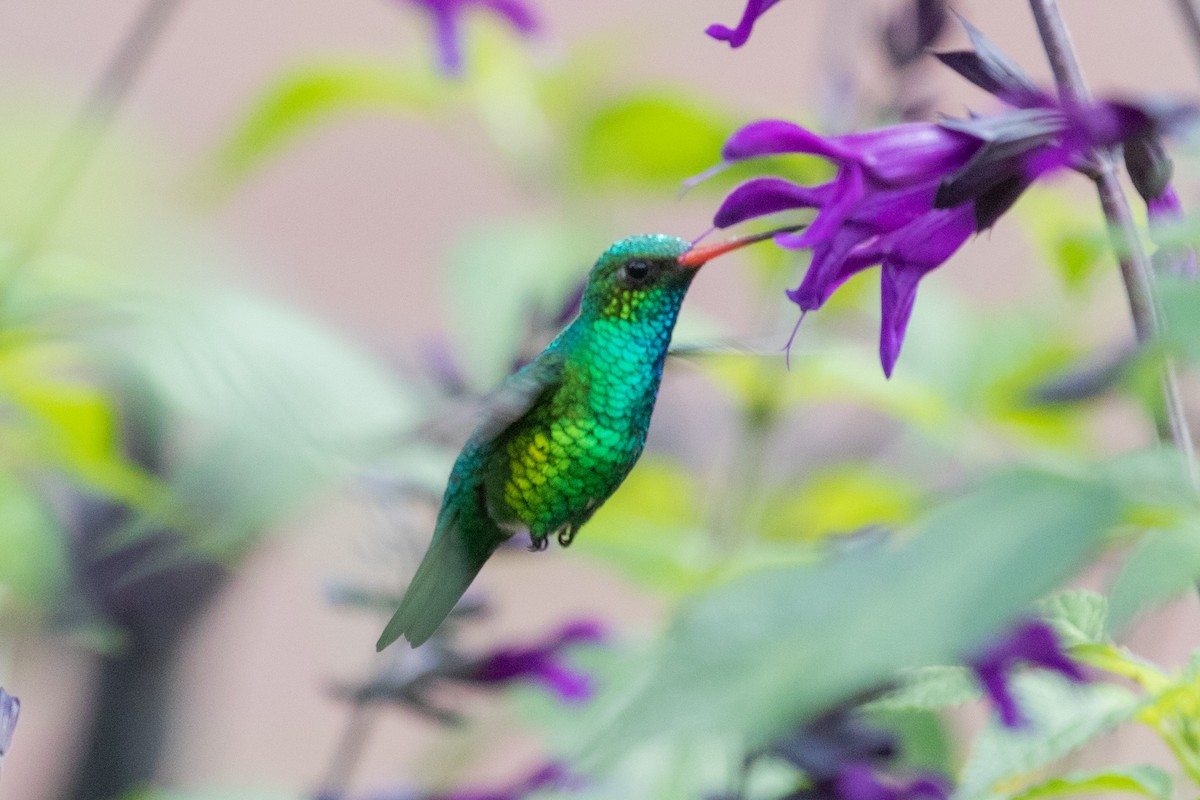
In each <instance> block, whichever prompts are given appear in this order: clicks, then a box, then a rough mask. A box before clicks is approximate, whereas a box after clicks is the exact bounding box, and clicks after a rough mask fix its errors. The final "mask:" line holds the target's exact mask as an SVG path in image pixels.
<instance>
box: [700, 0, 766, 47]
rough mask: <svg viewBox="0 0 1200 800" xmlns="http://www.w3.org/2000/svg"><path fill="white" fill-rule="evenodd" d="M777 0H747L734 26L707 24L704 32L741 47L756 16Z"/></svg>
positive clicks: (748, 36)
mask: <svg viewBox="0 0 1200 800" xmlns="http://www.w3.org/2000/svg"><path fill="white" fill-rule="evenodd" d="M778 2H779V0H748V2H747V3H746V10H745V11H743V12H742V20H741V22H739V23H738V25H737V27H736V28H728V27H726V26H724V25H709V26H708V29H707V30H705V33H707V34H708V35H709V36H711V37H712V38H714V39H717V40H718V41H722V42H729V46H730V47H741V46H742V45H744V44H745V43H746V40H747V39H749V38H750V32H751V31H752V30H754V23H755V22H757V21H758V18H759V17H761V16H762V15H763V14H765V13H766V12H767V9H768V8H770V7H771V6H773V5H775V4H776V3H778Z"/></svg>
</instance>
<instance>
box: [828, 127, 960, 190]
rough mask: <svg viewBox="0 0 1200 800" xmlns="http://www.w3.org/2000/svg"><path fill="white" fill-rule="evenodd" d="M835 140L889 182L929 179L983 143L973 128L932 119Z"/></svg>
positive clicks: (955, 163) (875, 175) (953, 167)
mask: <svg viewBox="0 0 1200 800" xmlns="http://www.w3.org/2000/svg"><path fill="white" fill-rule="evenodd" d="M835 142H836V145H837V147H838V149H840V150H842V151H844V152H846V153H848V154H849V157H850V158H853V159H854V160H856V161H858V162H859V163H860V164H862V165H863V167H865V168H866V169H867V171H868V172H869V173H870V175H871V176H872V177H873V178H875V179H877V180H879V181H880V182H881V183H885V184H901V183H907V182H909V181H914V180H925V179H928V178H930V177H933V176H940V175H942V174H944V173H946V172H948V171H950V170H955V169H958V168H959V167H961V166H962V165H963V164H965V163H966V162H967V159H969V158H970V157H971V156H972V154H974V153H975V151H976V150H978V149H979V146H980V144H981V143H980V140H979V138H978V137H976V136H975V135H973V134H971V133H969V132H963V131H959V130H954V129H951V128H949V127H947V126H945V125H935V124H933V123H929V122H909V123H906V124H903V125H891V126H889V127H886V128H879V129H877V130H873V131H865V132H863V133H851V134H847V135H846V136H839V137H837V139H836V140H835Z"/></svg>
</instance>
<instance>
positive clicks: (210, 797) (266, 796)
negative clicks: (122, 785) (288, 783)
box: [121, 789, 301, 800]
mask: <svg viewBox="0 0 1200 800" xmlns="http://www.w3.org/2000/svg"><path fill="white" fill-rule="evenodd" d="M121 800H301V795H298V794H296V793H294V792H285V791H272V790H269V789H196V790H186V791H185V790H179V789H136V790H134V791H132V792H129V793H128V794H125V795H122V796H121Z"/></svg>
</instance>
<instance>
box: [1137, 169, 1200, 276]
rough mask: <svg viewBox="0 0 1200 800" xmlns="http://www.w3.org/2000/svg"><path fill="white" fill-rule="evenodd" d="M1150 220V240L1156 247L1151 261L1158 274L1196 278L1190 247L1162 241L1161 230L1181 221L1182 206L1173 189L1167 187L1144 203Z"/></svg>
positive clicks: (1194, 254)
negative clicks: (1159, 194) (1160, 193)
mask: <svg viewBox="0 0 1200 800" xmlns="http://www.w3.org/2000/svg"><path fill="white" fill-rule="evenodd" d="M1146 213H1147V215H1148V216H1149V218H1150V239H1151V240H1152V241H1153V242H1154V243H1155V244H1156V245H1158V250H1157V251H1156V252H1155V253H1154V256H1153V261H1154V264H1155V266H1156V267H1157V269H1158V271H1159V272H1165V273H1168V274H1172V275H1183V276H1186V277H1191V278H1194V277H1196V272H1197V270H1196V251H1195V250H1194V249H1193V248H1191V247H1182V246H1179V245H1170V244H1168V243H1165V242H1163V241H1162V235H1161V232H1162V229H1163V227H1168V226H1170V225H1172V224H1175V223H1178V222H1181V221H1182V220H1183V205H1182V204H1181V203H1180V202H1179V195H1177V194H1175V188H1174V187H1173V186H1170V185H1168V186H1167V188H1166V190H1165V191H1164V192H1163V193H1162V195H1161V196H1159V197H1157V198H1154V199H1152V200H1147V201H1146Z"/></svg>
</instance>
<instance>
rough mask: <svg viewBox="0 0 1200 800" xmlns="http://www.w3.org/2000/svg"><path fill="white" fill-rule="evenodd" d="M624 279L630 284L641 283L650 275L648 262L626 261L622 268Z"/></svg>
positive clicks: (637, 259) (639, 260)
mask: <svg viewBox="0 0 1200 800" xmlns="http://www.w3.org/2000/svg"><path fill="white" fill-rule="evenodd" d="M623 271H624V273H625V279H626V280H627V281H629V282H630V283H634V284H637V283H641V282H642V281H644V280H646V278H647V277H649V275H650V262H649V261H643V260H642V259H640V258H635V259H633V260H632V261H627V262H626V263H625V267H624V270H623Z"/></svg>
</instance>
